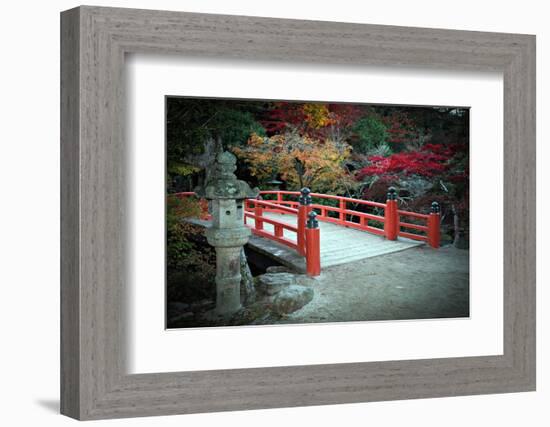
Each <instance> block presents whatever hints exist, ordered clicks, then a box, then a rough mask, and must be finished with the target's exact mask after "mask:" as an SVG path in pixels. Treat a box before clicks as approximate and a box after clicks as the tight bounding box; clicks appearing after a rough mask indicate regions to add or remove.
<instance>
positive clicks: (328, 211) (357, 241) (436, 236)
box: [172, 188, 440, 276]
mask: <svg viewBox="0 0 550 427" xmlns="http://www.w3.org/2000/svg"><path fill="white" fill-rule="evenodd" d="M194 194H195V193H193V192H185V193H175V194H173V195H172V196H175V197H178V198H181V197H189V196H193V195H194ZM204 209H206V206H205V207H204ZM203 219H208V213H207V212H206V211H204V215H203ZM243 219H244V223H245V224H246V225H247V226H248V227H250V228H251V229H252V233H253V234H254V235H255V236H258V237H261V238H263V239H251V241H250V243H249V244H250V245H252V246H256V249H259V250H261V251H263V252H264V253H266V255H270V256H273V257H275V258H277V260H278V261H280V262H281V263H283V264H291V266H292V267H294V268H297V269H298V270H305V271H306V272H307V274H308V275H310V276H318V275H319V274H320V272H321V265H323V266H324V267H328V266H331V265H336V264H341V263H344V262H352V261H358V260H361V259H365V258H368V257H371V256H376V255H381V254H385V253H391V252H396V251H400V250H404V249H409V248H411V247H415V246H419V245H422V244H425V243H427V244H428V245H429V246H431V247H432V248H438V247H439V240H440V231H439V223H440V212H439V205H438V204H437V203H436V202H434V203H432V206H431V213H429V214H422V213H416V212H409V211H405V210H400V209H398V206H397V198H396V193H395V190H394V189H393V188H390V190H389V191H388V197H387V200H386V203H379V202H373V201H368V200H361V199H354V198H349V197H343V196H333V195H328V194H319V193H310V192H309V190H308V189H307V188H306V189H303V190H302V192H299V191H261V192H260V197H259V198H258V199H246V200H245V201H244V215H243ZM319 221H320V223H319ZM265 240H267V242H266V241H265ZM269 242H272V243H273V242H274V243H275V245H273V244H272V243H271V246H270V243H269ZM281 245H282V246H281ZM283 247H286V248H288V249H289V250H287V251H284V250H282V249H283ZM304 261H305V268H303V267H301V265H303V264H304Z"/></svg>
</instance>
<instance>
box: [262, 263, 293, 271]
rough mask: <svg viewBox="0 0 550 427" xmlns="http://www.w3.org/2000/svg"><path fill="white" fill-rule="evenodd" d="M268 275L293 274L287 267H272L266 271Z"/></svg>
mask: <svg viewBox="0 0 550 427" xmlns="http://www.w3.org/2000/svg"><path fill="white" fill-rule="evenodd" d="M265 272H266V273H291V272H292V271H291V270H290V269H289V268H288V267H287V266H286V265H270V266H269V267H267V268H266V269H265Z"/></svg>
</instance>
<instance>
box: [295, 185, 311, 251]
mask: <svg viewBox="0 0 550 427" xmlns="http://www.w3.org/2000/svg"><path fill="white" fill-rule="evenodd" d="M300 192H301V195H300V197H299V198H298V201H299V203H300V205H299V206H298V235H297V239H296V240H297V244H298V253H299V254H300V255H302V256H305V255H306V222H307V216H308V214H309V211H310V210H311V196H310V195H309V193H311V191H310V189H309V188H307V187H304V188H302V190H301V191H300Z"/></svg>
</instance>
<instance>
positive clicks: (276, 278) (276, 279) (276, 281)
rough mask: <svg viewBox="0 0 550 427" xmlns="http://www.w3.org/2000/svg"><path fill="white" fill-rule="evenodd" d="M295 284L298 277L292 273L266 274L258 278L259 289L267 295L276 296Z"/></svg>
mask: <svg viewBox="0 0 550 427" xmlns="http://www.w3.org/2000/svg"><path fill="white" fill-rule="evenodd" d="M295 284H296V277H295V276H294V274H291V273H266V274H262V275H261V276H258V288H259V289H260V291H261V292H263V293H264V294H267V295H275V294H277V293H279V292H280V291H282V290H283V289H284V288H286V287H288V286H292V285H295Z"/></svg>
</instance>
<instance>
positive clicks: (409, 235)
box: [399, 231, 428, 242]
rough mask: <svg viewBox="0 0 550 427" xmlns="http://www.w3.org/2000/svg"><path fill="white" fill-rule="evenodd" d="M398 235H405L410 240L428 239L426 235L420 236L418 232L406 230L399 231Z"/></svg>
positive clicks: (424, 240)
mask: <svg viewBox="0 0 550 427" xmlns="http://www.w3.org/2000/svg"><path fill="white" fill-rule="evenodd" d="M399 236H400V237H406V238H407V239H411V240H420V241H422V242H427V241H428V237H426V236H422V235H420V234H413V233H407V232H406V231H400V232H399Z"/></svg>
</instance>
